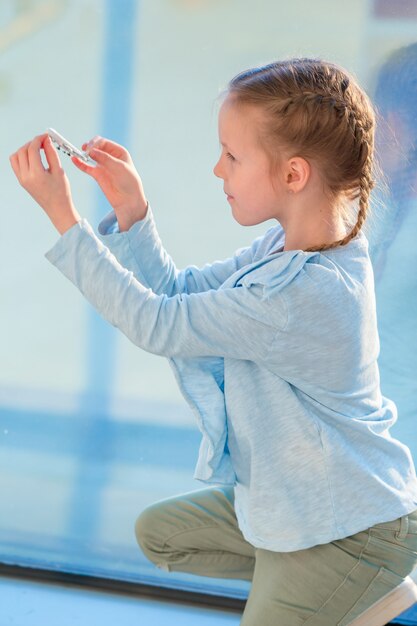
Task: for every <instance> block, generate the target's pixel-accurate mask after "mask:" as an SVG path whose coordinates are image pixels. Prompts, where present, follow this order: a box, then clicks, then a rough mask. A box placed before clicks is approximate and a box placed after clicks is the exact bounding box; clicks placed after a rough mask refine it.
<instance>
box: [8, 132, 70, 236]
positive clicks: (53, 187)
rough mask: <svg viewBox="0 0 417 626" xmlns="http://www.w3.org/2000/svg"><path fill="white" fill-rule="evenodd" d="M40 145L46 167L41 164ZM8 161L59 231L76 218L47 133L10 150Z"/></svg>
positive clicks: (61, 231)
mask: <svg viewBox="0 0 417 626" xmlns="http://www.w3.org/2000/svg"><path fill="white" fill-rule="evenodd" d="M41 149H43V150H44V152H45V157H46V160H47V162H48V166H49V167H48V168H45V167H44V166H43V163H42V159H41ZM10 163H11V166H12V168H13V171H14V173H15V175H16V177H17V179H18V181H19V183H20V184H21V185H22V187H23V188H24V189H26V191H27V192H28V193H30V195H31V196H32V198H33V199H34V200H36V202H37V203H38V204H39V205H40V206H41V207H42V208H43V209H44V211H45V212H46V214H47V215H48V217H49V219H50V220H51V222H52V223H53V225H54V226H55V228H56V229H57V230H58V231H59V233H60V234H61V235H63V234H64V232H66V231H67V230H68V229H69V228H71V226H74V224H76V223H77V222H79V221H80V219H81V217H80V215H79V213H78V211H77V210H76V208H75V207H74V204H73V202H72V197H71V189H70V185H69V182H68V178H67V176H66V174H65V172H64V170H63V169H62V166H61V162H60V160H59V157H58V154H57V152H56V150H55V148H54V146H53V145H52V141H51V139H50V138H49V136H48V134H47V133H45V134H43V135H38V136H37V137H35V138H34V139H33V140H32V141H29V142H28V143H27V144H25V145H24V146H22V147H21V148H20V149H19V150H18V151H17V152H15V153H14V154H12V155H11V156H10Z"/></svg>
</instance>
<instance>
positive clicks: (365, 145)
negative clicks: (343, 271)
mask: <svg viewBox="0 0 417 626" xmlns="http://www.w3.org/2000/svg"><path fill="white" fill-rule="evenodd" d="M221 95H223V96H227V97H231V98H233V101H234V102H235V103H236V104H237V105H239V106H240V105H242V106H245V105H252V106H256V107H260V108H261V110H262V111H263V113H264V115H263V116H262V119H263V120H264V121H263V122H262V123H261V124H260V128H259V140H260V142H261V145H262V147H263V148H264V149H265V151H266V153H267V154H268V156H269V158H270V162H271V172H273V171H274V168H276V167H278V165H279V161H280V154H282V152H283V151H284V152H287V153H289V154H290V156H301V157H303V158H305V159H306V160H307V161H309V160H311V161H314V163H315V164H316V165H317V166H318V171H319V172H320V175H321V177H322V180H323V183H324V192H325V193H326V194H327V195H328V197H329V199H330V200H331V201H338V202H339V203H340V211H341V214H342V216H343V219H344V220H345V222H348V223H349V209H348V206H349V203H350V202H351V201H352V200H356V199H358V200H359V202H358V213H357V219H356V223H355V224H354V226H353V228H352V230H351V232H350V233H348V235H346V237H344V238H343V239H340V240H338V241H334V242H333V243H331V244H323V245H321V246H314V247H311V248H308V249H307V250H306V251H312V252H315V251H320V250H327V249H330V248H335V247H337V246H343V245H346V244H347V243H348V242H349V241H350V240H351V239H353V238H354V237H355V236H356V235H357V233H358V232H359V231H360V229H361V228H362V225H363V223H364V222H365V219H366V217H367V212H368V209H369V196H370V192H371V190H372V188H373V187H374V186H375V178H374V170H375V167H376V164H375V160H374V134H375V119H376V116H375V111H374V108H373V106H372V103H371V101H370V99H369V98H368V96H367V95H366V93H365V92H364V90H363V89H361V87H359V85H358V83H357V82H356V80H355V79H354V77H353V76H352V75H351V74H350V73H348V72H347V71H346V70H344V69H343V68H341V67H339V66H338V65H336V64H334V63H330V62H327V61H323V60H321V59H309V58H295V59H294V58H293V59H288V60H282V61H277V62H274V63H269V64H268V65H264V66H261V67H255V68H252V69H249V70H245V71H243V72H240V73H239V74H237V75H236V76H235V77H234V78H232V80H231V81H230V82H229V84H228V85H227V88H226V90H225V91H224V92H223V93H222V94H221ZM275 171H276V170H275ZM352 223H353V222H351V223H350V224H349V227H351V226H352Z"/></svg>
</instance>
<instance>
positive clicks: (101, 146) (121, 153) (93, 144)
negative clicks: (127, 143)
mask: <svg viewBox="0 0 417 626" xmlns="http://www.w3.org/2000/svg"><path fill="white" fill-rule="evenodd" d="M84 146H85V147H84ZM94 149H97V150H101V151H102V152H105V153H106V154H109V155H110V156H113V157H115V158H116V159H119V160H120V161H125V162H126V163H127V162H128V161H129V159H130V155H129V152H128V151H127V150H126V148H124V147H123V146H121V145H120V144H118V143H116V142H115V141H110V139H105V138H104V137H99V136H96V137H93V139H91V140H90V141H89V142H88V143H86V144H84V145H83V150H87V152H88V153H89V154H91V152H92V151H93V150H94Z"/></svg>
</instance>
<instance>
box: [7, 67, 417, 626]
mask: <svg viewBox="0 0 417 626" xmlns="http://www.w3.org/2000/svg"><path fill="white" fill-rule="evenodd" d="M374 127H375V116H374V111H373V108H372V105H371V103H370V101H369V99H368V97H367V96H366V94H365V93H364V91H363V90H361V88H360V87H359V86H358V84H357V83H356V81H355V79H354V77H353V76H351V75H350V74H348V73H347V72H346V71H345V70H343V69H342V68H340V67H338V66H337V65H335V64H333V63H329V62H326V61H322V60H317V59H305V58H302V59H291V60H286V61H280V62H276V63H271V64H269V65H267V66H265V67H259V68H254V69H251V70H248V71H245V72H243V73H241V74H239V75H237V76H236V77H235V78H233V79H232V80H231V82H230V83H229V85H228V88H227V90H226V93H225V94H224V98H223V102H222V105H221V109H220V113H219V138H220V143H221V146H222V150H221V155H220V158H219V160H218V162H217V164H216V166H215V168H214V173H215V175H216V176H218V177H219V178H221V179H222V181H223V184H224V192H225V193H226V195H227V200H228V202H229V203H230V206H231V210H232V213H233V216H234V218H235V219H236V220H237V221H238V222H239V223H240V224H242V225H245V226H249V225H253V224H259V223H261V222H264V221H265V220H268V219H271V218H272V219H276V220H277V222H278V224H277V225H276V226H273V227H272V228H269V229H268V230H267V231H266V233H265V234H264V235H263V236H261V237H258V238H257V239H255V240H254V242H253V243H252V245H251V246H249V247H247V248H244V249H240V250H238V251H237V252H236V253H235V254H234V255H233V256H232V257H230V258H229V259H226V260H225V261H223V262H220V261H216V262H215V263H213V264H211V265H205V266H204V267H203V268H201V269H198V268H197V267H195V266H190V267H187V268H186V269H184V270H182V271H178V270H177V268H176V267H175V265H174V263H173V261H172V259H171V258H170V257H169V255H168V254H167V253H166V252H165V250H164V249H163V247H162V244H161V242H160V240H159V237H158V234H157V231H156V228H155V224H154V219H153V214H152V210H151V207H150V205H149V203H148V201H147V199H146V196H145V193H144V190H143V186H142V183H141V180H140V178H139V175H138V174H137V172H136V170H135V168H134V166H133V163H132V161H131V158H130V156H129V153H128V152H127V151H126V150H125V149H124V148H123V147H121V146H119V145H117V144H115V143H113V142H111V141H108V140H105V139H100V140H99V141H98V142H96V144H95V147H94V149H93V150H92V151H91V152H90V154H91V156H92V157H93V158H94V160H95V161H96V163H97V166H96V167H91V166H88V165H86V164H83V163H81V161H78V160H77V159H74V163H75V164H76V165H77V166H78V167H79V168H80V169H81V170H83V171H84V172H86V173H88V174H90V175H91V176H93V177H94V178H95V179H96V180H97V182H98V184H99V185H100V187H101V189H102V190H103V192H104V193H105V195H106V197H107V198H108V200H109V202H110V204H111V205H112V207H113V209H114V212H112V213H111V214H110V215H109V216H107V217H106V218H105V219H104V221H103V222H102V223H101V224H100V226H99V231H100V237H97V236H96V235H95V234H94V232H93V230H92V228H91V226H90V225H89V223H88V222H87V221H86V220H85V219H82V218H81V217H80V215H79V214H78V212H77V210H76V208H75V207H74V204H73V202H72V198H71V193H70V187H69V183H68V180H67V178H66V176H65V174H64V173H63V171H62V169H61V167H60V162H59V159H58V156H57V153H56V152H55V150H54V148H53V146H52V144H51V142H50V140H49V138H48V137H47V136H46V135H40V136H38V137H36V138H35V139H34V140H33V141H31V142H29V143H28V144H26V145H25V146H23V147H22V148H21V149H20V150H18V151H17V152H16V153H15V154H13V155H12V156H11V164H12V167H13V170H14V172H15V174H16V176H17V178H18V180H19V182H20V183H21V184H22V185H23V187H24V188H25V189H26V190H27V191H28V192H29V193H30V194H31V195H32V196H33V197H34V199H35V200H36V201H37V202H38V203H39V204H40V205H41V206H42V207H43V209H44V210H45V211H46V213H47V214H48V216H49V218H50V219H51V220H52V222H53V224H54V225H55V226H56V228H57V230H58V231H59V233H60V234H61V235H62V236H61V237H60V239H59V240H58V241H57V243H56V244H55V245H54V247H53V248H52V249H51V250H50V251H49V252H48V253H47V254H46V256H47V258H48V259H49V260H50V261H51V263H53V264H54V265H55V266H56V267H57V268H58V269H59V270H60V271H61V272H63V273H64V274H65V276H67V277H68V278H69V279H70V280H71V281H72V282H73V283H74V284H75V285H76V286H77V287H78V288H79V289H80V290H81V292H82V293H83V294H84V295H85V297H86V298H87V299H88V300H89V301H90V302H91V303H92V304H93V305H94V306H95V307H96V309H97V310H98V311H99V312H100V313H101V315H102V316H103V317H105V318H106V319H107V320H108V321H109V322H110V323H112V324H113V325H115V326H117V327H118V328H120V330H121V331H122V332H123V333H125V334H126V335H127V337H129V339H131V341H132V342H134V343H135V344H136V345H138V346H139V347H141V348H143V349H144V350H147V351H149V352H153V353H155V354H160V355H161V356H165V357H168V358H169V360H170V363H171V365H172V367H173V370H174V373H175V376H176V378H177V381H178V384H179V386H180V388H181V391H182V392H183V394H184V396H185V398H186V400H187V401H188V402H189V403H190V405H191V407H192V408H193V410H194V412H195V414H196V416H197V420H198V425H199V428H200V429H201V432H202V442H201V447H200V451H199V458H198V462H197V466H196V470H195V474H194V477H195V478H196V479H198V480H200V481H203V482H204V483H207V484H208V485H209V486H208V487H206V488H205V489H203V490H199V491H193V492H190V493H185V494H181V495H178V496H176V497H173V498H169V499H167V500H164V501H160V502H157V503H155V504H153V505H152V506H150V507H148V508H147V509H146V510H145V511H143V512H142V514H141V515H140V517H139V519H138V520H137V523H136V535H137V539H138V542H139V544H140V546H141V548H142V550H143V551H144V553H145V554H146V556H147V557H148V558H149V559H151V560H152V561H153V562H154V563H155V564H156V565H157V566H159V567H161V568H164V569H165V570H167V571H169V572H170V571H182V572H193V573H195V574H200V575H203V576H215V577H231V578H241V579H245V580H251V581H252V586H251V591H250V595H249V598H248V601H247V604H246V608H245V611H244V615H243V619H242V622H241V623H242V624H243V625H244V626H273V625H274V626H275V625H277V624H279V625H280V626H294V625H301V624H303V625H304V624H308V625H309V626H336V625H338V626H346V625H347V624H350V623H351V622H352V620H353V619H354V618H355V617H356V616H358V615H360V614H361V613H363V611H364V610H365V609H367V608H368V607H369V606H370V605H371V604H372V603H374V602H375V601H376V600H378V599H379V598H381V597H382V596H384V594H386V593H387V592H388V591H390V590H391V589H394V588H396V587H398V586H399V585H400V583H402V581H403V580H404V578H405V577H406V576H407V575H408V574H409V573H410V572H411V571H412V570H413V568H414V567H415V565H416V564H417V479H416V474H415V469H414V466H413V461H412V458H411V455H410V452H409V450H408V448H407V447H406V446H405V445H403V444H402V443H400V442H399V441H398V440H396V439H394V438H392V437H391V435H390V432H389V429H390V427H391V426H392V424H393V423H394V422H395V420H396V419H397V412H396V406H395V405H394V403H393V402H392V401H391V400H389V399H388V398H386V397H384V396H383V395H381V391H380V385H379V372H378V365H377V357H378V352H379V340H378V333H377V320H376V311H375V299H374V283H373V274H372V266H371V263H370V259H369V255H368V241H367V239H366V237H365V235H364V233H363V232H362V231H361V228H362V225H363V223H364V221H365V219H366V215H367V208H368V201H369V195H370V192H371V189H372V187H373V185H374V179H373V146H374ZM84 148H85V146H84ZM42 149H43V150H44V151H45V155H46V158H47V161H48V164H49V167H48V168H47V169H45V168H44V167H43V165H42V161H41V156H40V151H41V150H42ZM354 200H358V206H357V207H356V208H355V206H354V203H353V201H354ZM352 211H356V214H355V215H354V218H353V223H351V221H352ZM210 485H211V486H210ZM411 603H412V600H409V601H408V604H411ZM406 606H408V605H405V604H403V605H401V606H400V605H398V607H397V608H398V609H399V610H398V612H401V609H404V608H406ZM387 621H388V620H387ZM381 623H382V622H381Z"/></svg>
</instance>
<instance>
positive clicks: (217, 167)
mask: <svg viewBox="0 0 417 626" xmlns="http://www.w3.org/2000/svg"><path fill="white" fill-rule="evenodd" d="M213 174H214V175H215V176H217V177H218V178H223V177H222V175H221V171H220V159H219V160H218V161H217V163H216V165H215V166H214V167H213Z"/></svg>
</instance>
